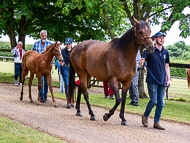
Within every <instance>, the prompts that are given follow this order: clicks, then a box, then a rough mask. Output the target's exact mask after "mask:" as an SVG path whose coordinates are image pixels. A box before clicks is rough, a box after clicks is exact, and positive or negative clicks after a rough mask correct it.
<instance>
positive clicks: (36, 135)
mask: <svg viewBox="0 0 190 143" xmlns="http://www.w3.org/2000/svg"><path fill="white" fill-rule="evenodd" d="M0 142H1V143H63V141H61V140H59V139H57V138H55V137H52V136H50V135H48V134H45V133H41V132H39V131H37V130H34V129H31V128H28V127H25V126H22V125H20V124H19V123H16V122H14V121H11V120H9V119H6V118H4V117H1V116H0Z"/></svg>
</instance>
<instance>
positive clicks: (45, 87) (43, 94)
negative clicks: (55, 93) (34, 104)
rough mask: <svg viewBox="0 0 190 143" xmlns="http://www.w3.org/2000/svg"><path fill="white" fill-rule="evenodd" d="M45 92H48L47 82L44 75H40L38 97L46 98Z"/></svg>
mask: <svg viewBox="0 0 190 143" xmlns="http://www.w3.org/2000/svg"><path fill="white" fill-rule="evenodd" d="M43 81H44V86H43ZM43 87H44V88H43ZM47 93H48V83H47V80H46V78H45V77H44V76H42V79H41V90H40V98H41V99H42V100H44V99H46V98H47V96H46V95H47Z"/></svg>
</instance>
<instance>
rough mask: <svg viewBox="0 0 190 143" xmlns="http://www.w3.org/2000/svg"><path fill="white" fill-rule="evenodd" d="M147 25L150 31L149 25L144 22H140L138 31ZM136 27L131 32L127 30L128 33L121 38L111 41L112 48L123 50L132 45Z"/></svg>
mask: <svg viewBox="0 0 190 143" xmlns="http://www.w3.org/2000/svg"><path fill="white" fill-rule="evenodd" d="M145 25H147V26H148V28H149V29H150V27H149V25H148V24H147V23H146V22H144V21H142V20H141V21H139V26H138V30H139V29H142V28H143V27H144V26H145ZM135 26H136V24H135V25H134V26H133V27H132V28H130V29H129V30H127V32H125V33H124V34H123V35H122V36H121V37H120V38H114V39H112V40H111V42H110V43H111V48H116V49H123V48H126V47H127V45H129V44H130V42H131V41H132V37H133V36H132V34H133V30H132V29H133V28H134V27H135Z"/></svg>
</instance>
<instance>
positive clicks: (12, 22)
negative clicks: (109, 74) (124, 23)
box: [0, 0, 106, 48]
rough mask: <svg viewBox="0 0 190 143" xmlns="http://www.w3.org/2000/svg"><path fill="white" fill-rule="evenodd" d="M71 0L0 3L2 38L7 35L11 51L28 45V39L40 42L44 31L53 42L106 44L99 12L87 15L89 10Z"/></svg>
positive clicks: (10, 0)
mask: <svg viewBox="0 0 190 143" xmlns="http://www.w3.org/2000/svg"><path fill="white" fill-rule="evenodd" d="M73 5H74V4H73V3H72V1H70V0H66V1H64V2H62V3H58V1H57V0H51V1H50V0H48V1H41V0H32V1H27V0H23V1H19V0H9V1H5V0H4V1H1V2H0V17H1V19H0V29H1V30H0V34H2V33H3V34H7V35H8V36H9V38H10V43H11V47H12V48H13V47H15V46H16V45H17V41H16V38H15V37H16V36H17V35H18V41H22V42H23V44H25V36H26V35H30V36H33V37H34V38H36V39H37V38H39V32H40V31H41V30H42V29H46V30H47V31H48V38H49V39H50V40H58V41H63V39H66V38H67V37H72V38H73V39H74V40H75V42H80V41H83V40H88V39H99V40H105V39H106V36H105V31H104V29H106V26H105V24H104V23H103V22H102V21H101V20H99V15H98V13H99V10H98V9H96V12H94V13H90V14H88V13H87V8H86V7H85V6H84V7H81V8H80V7H78V6H74V7H72V6H73Z"/></svg>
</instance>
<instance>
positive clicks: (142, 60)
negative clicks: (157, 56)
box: [139, 58, 145, 66]
mask: <svg viewBox="0 0 190 143" xmlns="http://www.w3.org/2000/svg"><path fill="white" fill-rule="evenodd" d="M144 62H145V58H141V60H140V61H139V66H142V65H143V64H144Z"/></svg>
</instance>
